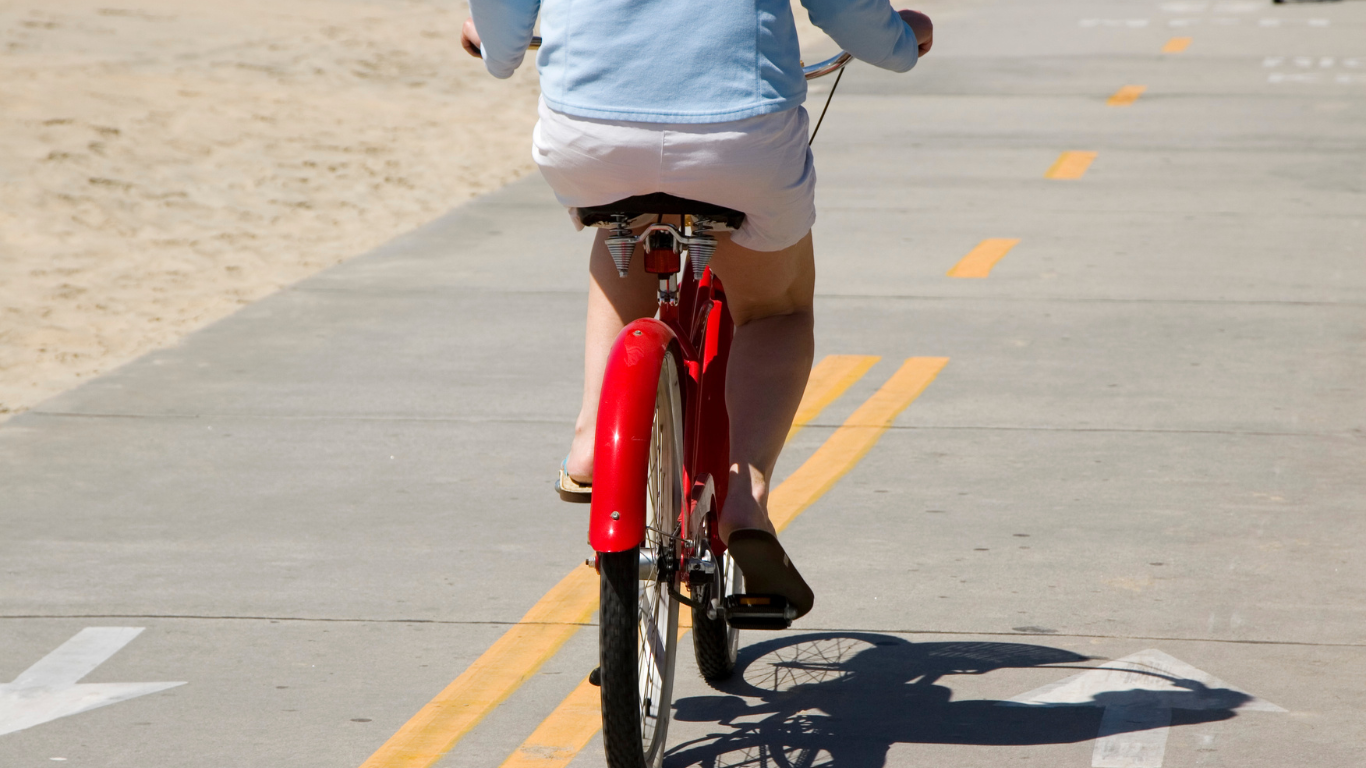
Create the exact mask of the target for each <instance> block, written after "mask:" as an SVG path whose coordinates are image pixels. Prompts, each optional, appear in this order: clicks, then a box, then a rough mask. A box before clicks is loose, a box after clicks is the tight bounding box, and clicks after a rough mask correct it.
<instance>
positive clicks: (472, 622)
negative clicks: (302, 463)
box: [0, 613, 597, 627]
mask: <svg viewBox="0 0 1366 768" xmlns="http://www.w3.org/2000/svg"><path fill="white" fill-rule="evenodd" d="M6 619H177V620H189V621H272V622H282V621H290V622H300V623H320V624H442V625H455V626H497V627H511V626H514V625H522V626H575V627H595V626H597V624H596V623H595V622H559V621H494V620H480V619H469V620H463V621H462V620H456V619H367V618H356V617H350V618H337V617H328V616H226V615H224V616H218V615H205V614H197V613H63V614H46V613H44V614H39V613H34V614H0V620H6Z"/></svg>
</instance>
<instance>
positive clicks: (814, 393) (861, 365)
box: [787, 355, 882, 440]
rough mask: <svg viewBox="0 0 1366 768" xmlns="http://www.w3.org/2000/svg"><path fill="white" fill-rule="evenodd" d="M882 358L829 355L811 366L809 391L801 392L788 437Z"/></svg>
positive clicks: (807, 383) (808, 381) (808, 380)
mask: <svg viewBox="0 0 1366 768" xmlns="http://www.w3.org/2000/svg"><path fill="white" fill-rule="evenodd" d="M881 359H882V358H880V357H878V356H877V355H826V357H825V359H823V360H821V361H820V362H819V363H817V364H816V367H815V368H812V369H811V378H809V379H807V381H806V392H804V393H803V394H802V402H801V405H799V406H797V416H796V417H795V418H793V419H792V429H790V430H788V432H787V439H788V440H791V439H792V437H793V436H794V435H796V434H797V433H798V432H800V431H801V429H802V427H804V426H806V425H807V424H809V423H810V422H811V420H812V419H814V418H816V416H818V415H819V414H820V412H821V411H823V410H825V406H827V405H829V404H831V403H833V402H835V400H837V399H838V398H839V396H840V395H843V394H844V392H845V390H847V389H849V387H850V386H851V385H853V383H854V382H856V381H858V380H859V379H861V378H863V374H865V373H867V372H868V369H869V368H872V367H873V364H874V363H876V362H877V361H878V360H881Z"/></svg>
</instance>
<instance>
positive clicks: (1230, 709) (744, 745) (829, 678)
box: [664, 632, 1250, 768]
mask: <svg viewBox="0 0 1366 768" xmlns="http://www.w3.org/2000/svg"><path fill="white" fill-rule="evenodd" d="M1089 660H1090V659H1089V657H1086V656H1082V655H1079V654H1076V653H1072V652H1071V651H1065V650H1062V649H1059V648H1049V647H1045V646H1039V645H1025V644H1021V643H971V642H939V643H910V642H907V641H906V640H903V639H901V638H899V637H894V636H890V635H880V634H872V633H839V632H830V633H819V634H808V635H799V636H794V637H782V638H778V639H775V640H770V641H767V642H764V643H759V644H756V645H753V646H749V647H747V648H744V649H742V650H741V654H740V660H739V662H738V664H737V665H736V673H735V676H734V677H733V678H731V679H730V680H728V681H725V682H724V683H720V684H717V685H716V686H715V687H716V688H717V690H719V691H721V692H723V693H728V694H731V695H726V696H694V697H691V698H686V699H680V700H679V701H678V702H677V703H675V705H674V706H675V710H676V712H675V714H674V719H676V720H680V721H686V722H714V723H716V724H717V725H718V726H722V727H728V728H729V729H730V730H728V731H725V730H722V731H718V732H715V733H711V734H708V735H707V736H705V737H702V738H700V739H694V740H692V741H689V742H686V743H683V744H680V745H678V746H675V747H674V748H672V749H670V750H669V751H668V753H667V754H666V756H665V760H664V765H665V766H666V767H667V768H684V766H703V767H704V768H723V767H724V768H734V767H738V766H765V767H767V766H778V767H782V768H817V766H830V767H831V768H878V766H883V765H885V764H886V757H887V752H888V750H889V749H890V748H891V746H892V745H893V744H897V743H920V744H964V745H968V744H971V745H984V746H1004V745H1038V744H1064V743H1072V742H1079V741H1088V740H1091V739H1094V738H1096V735H1097V733H1098V731H1099V728H1100V721H1101V715H1102V713H1103V711H1104V709H1103V708H1104V707H1105V706H1106V705H1107V704H1128V703H1132V702H1133V701H1134V700H1135V697H1139V699H1141V697H1143V696H1145V695H1149V692H1146V691H1138V690H1135V691H1119V692H1113V691H1112V692H1107V693H1103V694H1099V695H1098V696H1096V697H1095V699H1093V700H1092V701H1091V702H1087V703H1086V704H1084V705H1078V706H1062V707H1059V706H999V705H1000V704H1001V703H1002V702H1000V701H996V700H965V701H953V691H952V689H951V688H949V687H948V686H946V685H942V684H940V680H941V678H943V677H946V676H949V675H980V674H986V673H988V672H991V671H993V670H997V669H1005V668H1021V667H1044V666H1048V667H1055V668H1059V669H1063V670H1065V671H1067V672H1069V673H1074V672H1075V671H1076V670H1079V669H1089V668H1090V667H1089V666H1087V667H1079V666H1076V665H1077V664H1078V662H1085V661H1089ZM1063 676H1066V675H1063ZM1169 682H1171V683H1172V684H1173V685H1174V686H1176V687H1177V688H1180V689H1184V690H1182V691H1180V692H1177V693H1172V692H1167V693H1165V694H1164V696H1165V698H1164V702H1165V704H1164V705H1165V706H1170V707H1171V708H1172V710H1173V711H1172V720H1171V724H1172V725H1186V724H1192V723H1199V722H1210V721H1214V720H1225V719H1228V718H1231V717H1234V716H1235V714H1236V713H1235V712H1234V710H1236V709H1237V708H1238V707H1239V706H1240V705H1242V704H1243V703H1245V702H1247V701H1249V699H1250V697H1248V696H1247V695H1246V694H1244V693H1241V692H1239V691H1232V690H1228V689H1222V688H1220V689H1211V688H1209V687H1207V686H1205V685H1203V684H1201V683H1199V682H1197V681H1194V680H1169ZM1022 692H1023V691H1021V693H1022ZM742 696H743V697H745V698H742ZM1186 696H1189V698H1190V704H1191V707H1192V709H1189V710H1188V709H1183V708H1182V706H1181V704H1182V697H1186ZM1141 728H1142V726H1134V730H1140V729H1141Z"/></svg>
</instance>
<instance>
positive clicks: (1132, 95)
mask: <svg viewBox="0 0 1366 768" xmlns="http://www.w3.org/2000/svg"><path fill="white" fill-rule="evenodd" d="M1146 90H1148V86H1146V85H1126V86H1124V87H1123V88H1120V89H1119V90H1118V91H1115V95H1113V96H1111V97H1110V99H1109V100H1108V101H1106V102H1105V103H1106V104H1108V105H1109V106H1112V107H1127V106H1129V105H1130V104H1133V103H1134V102H1135V101H1138V97H1139V96H1142V95H1143V92H1144V91H1146Z"/></svg>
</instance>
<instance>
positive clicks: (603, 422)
mask: <svg viewBox="0 0 1366 768" xmlns="http://www.w3.org/2000/svg"><path fill="white" fill-rule="evenodd" d="M677 296H678V300H677V302H670V301H661V302H660V305H659V317H658V318H657V319H656V318H646V319H643V320H636V321H635V322H633V323H631V324H630V325H628V326H626V328H625V329H624V330H623V331H622V332H621V335H619V336H618V337H617V340H616V342H615V343H614V344H613V345H612V352H611V354H610V356H609V357H608V359H607V370H606V372H605V374H604V376H603V385H602V399H601V401H600V402H599V405H598V423H597V433H596V438H595V439H596V442H595V444H594V458H593V466H594V478H593V503H592V510H591V513H590V518H589V523H588V543H589V545H590V546H592V547H593V549H594V551H596V552H622V551H625V550H628V549H630V548H632V547H634V546H636V545H638V544H640V543H641V542H642V541H644V539H645V496H646V489H645V483H646V472H647V469H648V465H649V461H650V441H651V435H652V430H653V427H654V415H655V414H654V408H655V393H656V391H657V389H656V388H657V387H658V386H659V375H660V371H661V370H662V367H663V365H664V360H665V356H666V355H673V356H674V361H675V363H676V364H677V366H678V371H679V388H680V389H681V390H682V395H683V462H682V463H683V487H684V488H687V489H693V488H700V487H702V486H704V485H705V484H706V482H707V481H708V480H710V481H711V483H712V486H713V488H714V491H715V494H714V498H715V499H716V500H717V501H716V502H715V507H716V508H715V509H713V510H711V511H712V512H716V511H719V504H720V501H719V500H721V499H725V497H726V485H727V481H728V479H729V475H730V420H729V418H728V417H727V414H726V361H727V359H728V358H729V357H730V342H731V336H732V333H733V331H734V324H733V323H732V321H731V318H730V310H729V309H727V307H726V302H725V291H724V289H723V287H722V286H721V282H720V281H719V280H717V279H716V277H715V276H714V275H713V274H712V272H711V270H710V269H709V270H707V271H705V272H704V273H703V275H702V278H701V279H700V280H697V279H694V278H693V277H692V270H691V269H684V270H683V278H682V282H681V284H680V285H679V289H678V293H677ZM699 500H700V499H699V494H698V493H696V492H694V493H689V494H688V497H687V498H686V499H685V500H684V505H683V511H682V515H683V519H681V520H680V521H679V522H680V523H683V524H686V522H687V520H688V518H689V517H690V516H691V515H692V514H693V513H694V507H695V506H696V504H697V503H698V502H699ZM683 530H684V535H685V536H686V535H687V531H688V528H687V526H686V525H684V528H683ZM712 530H713V533H712V536H711V537H710V538H711V542H710V543H711V546H712V549H713V551H714V552H716V553H717V554H720V553H721V552H724V551H725V545H724V544H723V543H722V542H721V540H720V537H719V536H717V535H716V534H715V526H713V527H712Z"/></svg>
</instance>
